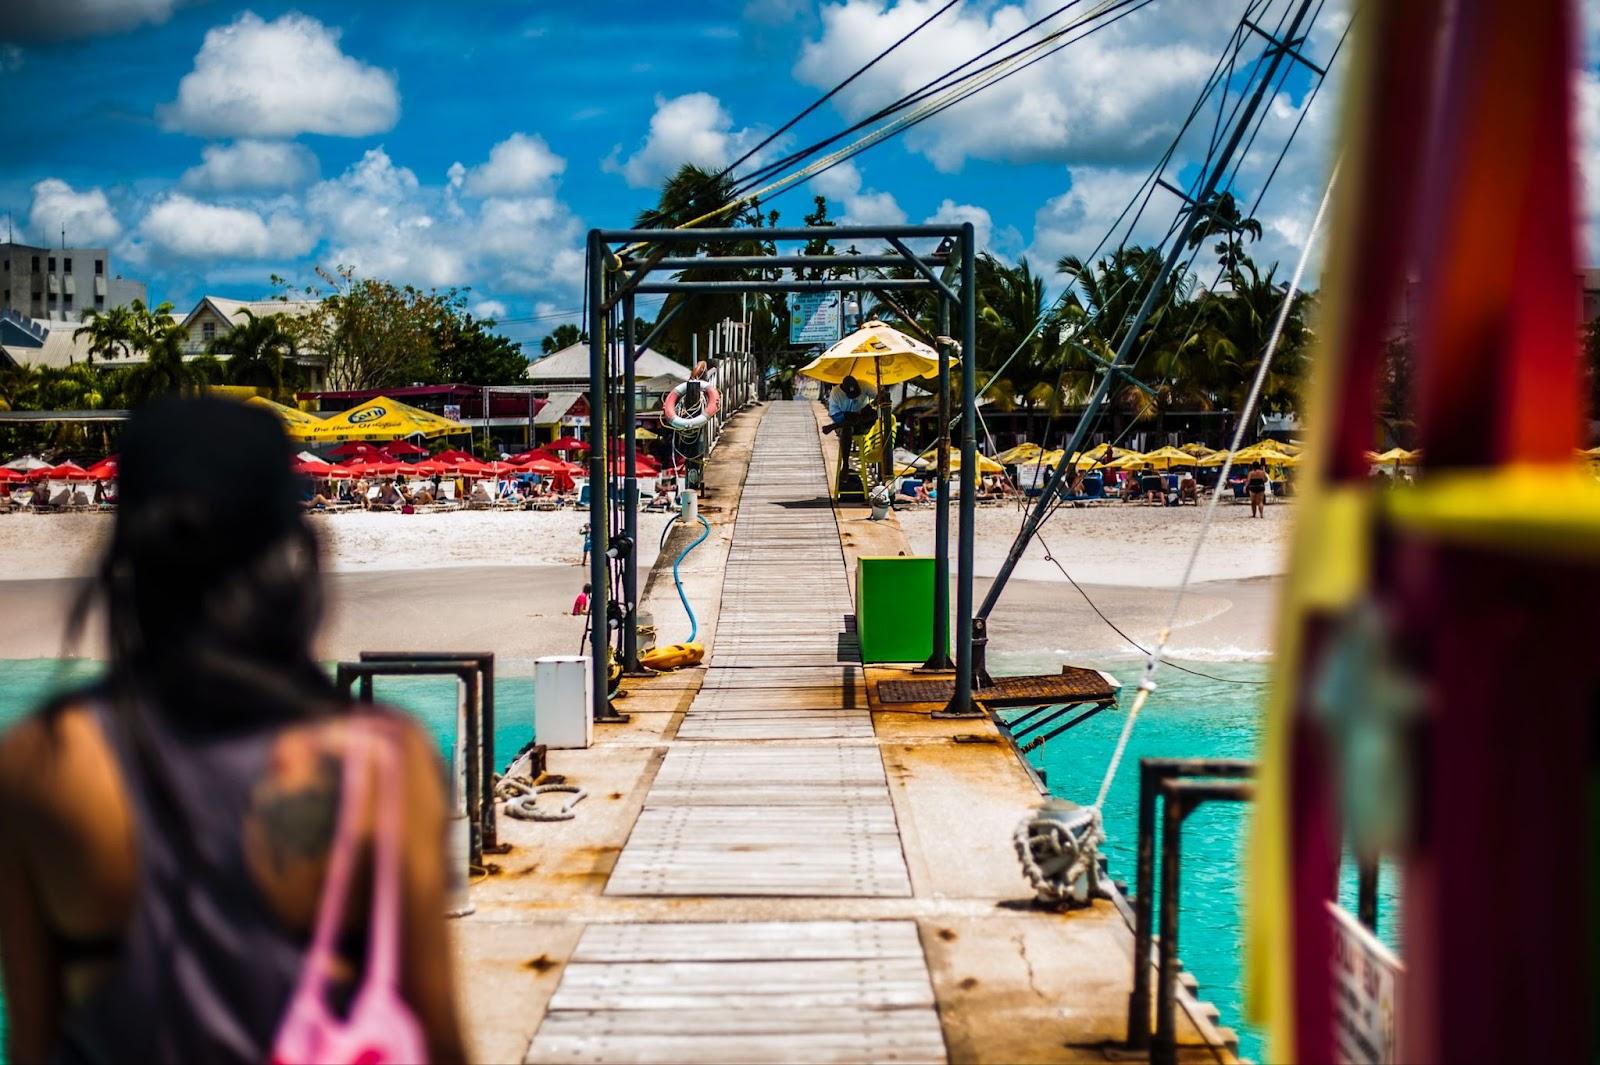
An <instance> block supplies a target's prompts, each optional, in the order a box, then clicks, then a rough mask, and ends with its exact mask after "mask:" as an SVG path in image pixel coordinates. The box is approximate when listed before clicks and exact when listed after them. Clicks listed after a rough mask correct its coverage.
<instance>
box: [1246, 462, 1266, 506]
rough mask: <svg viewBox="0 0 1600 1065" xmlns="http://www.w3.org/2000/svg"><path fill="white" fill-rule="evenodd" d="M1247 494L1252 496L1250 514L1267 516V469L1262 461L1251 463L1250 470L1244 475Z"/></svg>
mask: <svg viewBox="0 0 1600 1065" xmlns="http://www.w3.org/2000/svg"><path fill="white" fill-rule="evenodd" d="M1244 490H1245V494H1246V495H1248V496H1249V497H1250V516H1251V517H1252V518H1264V517H1266V516H1267V471H1266V469H1265V468H1264V467H1263V466H1262V465H1261V463H1260V461H1259V460H1258V461H1256V462H1252V463H1251V464H1250V472H1249V473H1247V474H1245V476H1244Z"/></svg>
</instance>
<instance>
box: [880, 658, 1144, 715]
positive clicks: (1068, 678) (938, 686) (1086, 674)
mask: <svg viewBox="0 0 1600 1065" xmlns="http://www.w3.org/2000/svg"><path fill="white" fill-rule="evenodd" d="M1117 691H1118V689H1117V688H1116V687H1115V686H1114V685H1112V684H1111V682H1109V681H1108V680H1106V678H1105V677H1104V676H1103V675H1102V674H1101V673H1100V671H1099V670H1097V669H1083V668H1081V667H1079V666H1064V667H1062V671H1061V672H1060V673H1044V674H1040V675H1037V676H1028V677H998V678H996V680H995V683H994V685H993V686H992V687H989V688H980V689H976V690H974V691H973V693H972V694H973V695H974V696H975V697H976V698H978V699H980V700H982V701H983V702H985V703H987V704H989V705H990V706H1047V705H1050V704H1052V703H1100V702H1106V701H1109V700H1112V699H1115V698H1116V697H1117ZM954 694H955V681H953V680H886V681H884V682H883V683H882V684H879V685H878V701H879V702H880V703H943V702H948V701H949V699H950V697H951V696H952V695H954Z"/></svg>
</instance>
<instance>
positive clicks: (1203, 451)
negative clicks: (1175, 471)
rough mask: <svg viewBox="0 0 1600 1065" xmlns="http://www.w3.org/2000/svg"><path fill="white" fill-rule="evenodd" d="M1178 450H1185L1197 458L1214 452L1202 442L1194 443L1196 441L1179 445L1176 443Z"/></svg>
mask: <svg viewBox="0 0 1600 1065" xmlns="http://www.w3.org/2000/svg"><path fill="white" fill-rule="evenodd" d="M1178 450H1179V451H1184V452H1187V453H1189V454H1190V455H1193V456H1194V457H1195V458H1197V459H1203V458H1205V457H1206V456H1207V455H1211V454H1214V453H1215V452H1214V451H1213V450H1212V449H1211V448H1209V447H1206V446H1205V445H1204V444H1196V443H1190V444H1180V445H1178Z"/></svg>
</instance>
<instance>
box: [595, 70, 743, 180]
mask: <svg viewBox="0 0 1600 1065" xmlns="http://www.w3.org/2000/svg"><path fill="white" fill-rule="evenodd" d="M759 138H760V132H759V131H758V130H756V129H754V128H746V129H741V130H737V131H736V130H734V128H733V117H732V116H731V115H729V114H728V112H727V110H726V109H725V108H724V107H723V106H722V102H721V101H720V100H718V99H717V98H716V97H715V96H712V95H711V94H710V93H707V92H691V93H687V94H685V95H683V96H675V97H673V98H671V99H670V100H669V99H667V98H666V97H664V96H657V97H656V110H655V114H653V115H651V116H650V132H649V133H648V134H647V135H646V136H645V139H644V142H643V143H642V144H641V145H640V146H639V149H638V151H636V152H634V153H633V154H632V155H631V156H629V157H628V158H627V159H626V160H623V161H621V162H618V161H617V157H618V156H620V155H621V151H622V150H621V147H620V146H618V148H617V149H616V150H615V151H614V152H613V153H612V157H611V158H610V159H607V160H606V161H605V163H604V166H605V169H607V170H609V171H613V172H617V173H620V174H621V175H622V176H623V178H624V179H625V180H626V181H627V182H628V184H629V185H632V186H633V187H634V188H647V187H649V186H652V185H658V184H660V183H661V181H662V180H663V179H664V178H666V177H667V176H668V175H670V174H671V173H672V172H673V171H675V170H677V169H678V167H680V166H682V165H683V164H684V163H694V164H695V165H697V166H702V167H722V166H726V165H727V164H728V163H731V162H733V160H734V159H735V158H737V157H738V156H740V155H743V154H744V152H745V151H746V149H748V148H749V147H750V146H751V145H753V144H755V143H756V142H757V141H758V140H759Z"/></svg>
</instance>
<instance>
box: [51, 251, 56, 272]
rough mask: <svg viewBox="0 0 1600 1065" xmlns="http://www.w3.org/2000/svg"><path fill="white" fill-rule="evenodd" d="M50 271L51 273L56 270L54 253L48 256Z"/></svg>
mask: <svg viewBox="0 0 1600 1065" xmlns="http://www.w3.org/2000/svg"><path fill="white" fill-rule="evenodd" d="M50 272H51V273H52V274H53V273H55V272H56V257H55V256H54V255H52V256H50Z"/></svg>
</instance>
